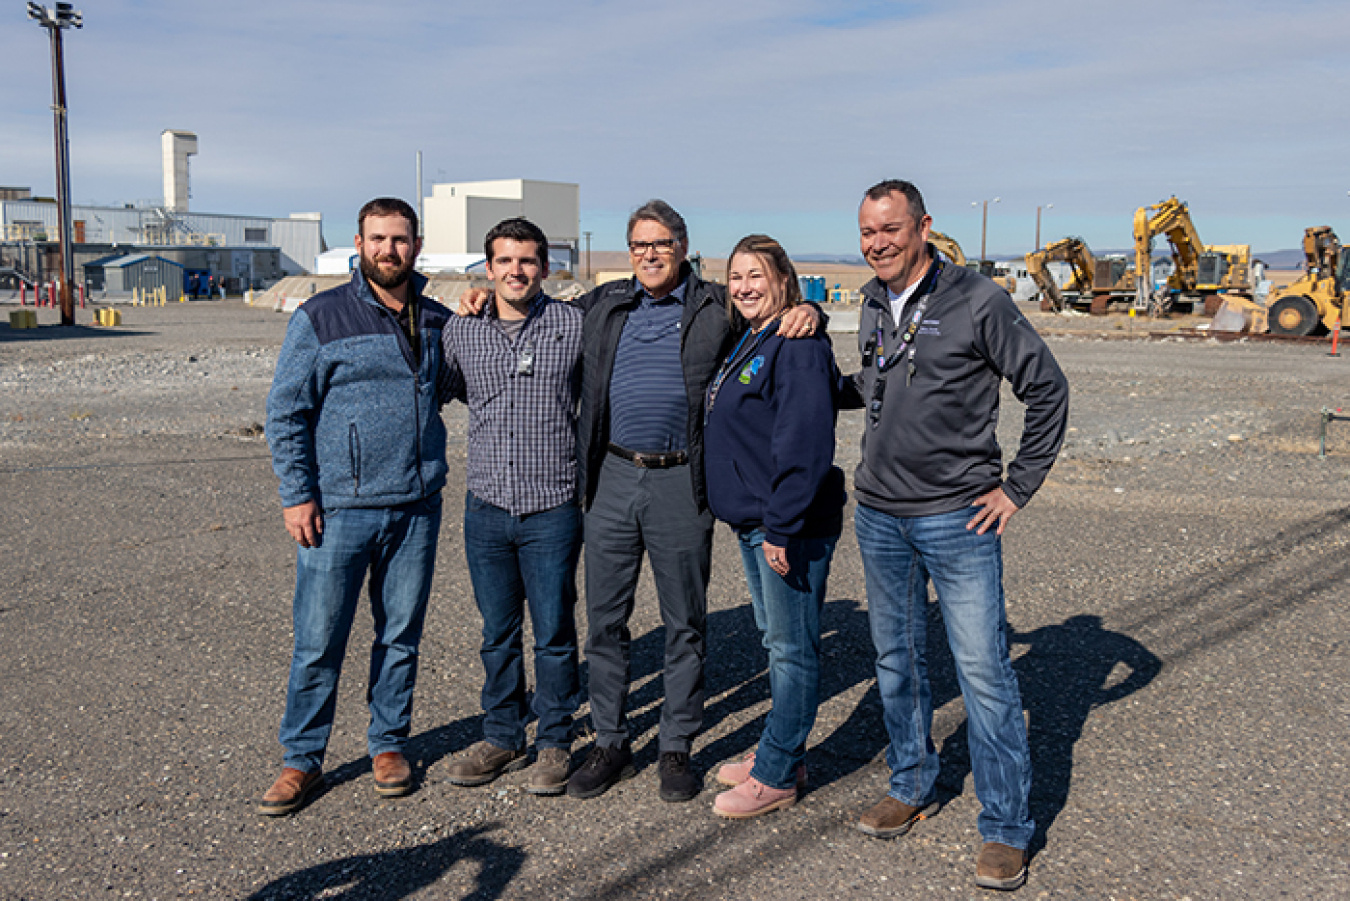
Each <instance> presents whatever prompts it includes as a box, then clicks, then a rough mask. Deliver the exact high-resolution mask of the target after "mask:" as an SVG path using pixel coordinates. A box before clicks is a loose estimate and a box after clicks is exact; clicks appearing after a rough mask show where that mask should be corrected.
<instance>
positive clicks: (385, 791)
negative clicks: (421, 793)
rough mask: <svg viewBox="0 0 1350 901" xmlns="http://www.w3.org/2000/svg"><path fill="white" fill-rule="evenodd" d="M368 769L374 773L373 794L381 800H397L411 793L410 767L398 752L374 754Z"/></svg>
mask: <svg viewBox="0 0 1350 901" xmlns="http://www.w3.org/2000/svg"><path fill="white" fill-rule="evenodd" d="M370 768H371V769H372V770H373V771H374V772H375V794H377V795H379V796H380V797H381V798H399V797H402V796H403V795H406V794H408V793H409V792H411V791H412V789H413V780H412V767H411V766H409V765H408V758H406V757H404V756H403V755H402V754H400V753H399V752H398V751H385V752H384V753H383V754H376V755H375V759H374V760H372V761H371V762H370Z"/></svg>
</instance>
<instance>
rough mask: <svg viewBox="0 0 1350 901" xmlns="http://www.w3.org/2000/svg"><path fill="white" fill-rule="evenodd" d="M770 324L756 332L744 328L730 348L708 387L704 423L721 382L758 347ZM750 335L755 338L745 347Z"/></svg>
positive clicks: (715, 399)
mask: <svg viewBox="0 0 1350 901" xmlns="http://www.w3.org/2000/svg"><path fill="white" fill-rule="evenodd" d="M777 321H778V320H776V319H775V320H774V322H777ZM770 325H773V322H770V323H768V324H766V325H765V326H764V327H763V328H761V329H760V330H759V331H757V332H756V331H752V330H750V329H746V330H745V334H744V335H741V340H740V341H738V342H736V347H735V348H733V349H732V351H731V354H730V355H729V356H728V357H727V361H726V362H725V363H723V364H722V368H721V369H720V370H718V372H717V377H716V378H714V379H713V383H712V385H711V386H710V387H709V388H708V405H707V408H706V409H705V410H704V411H703V422H704V424H706V423H707V422H708V417H710V416H712V408H713V404H715V403H716V402H717V392H719V391H721V390H722V383H723V382H725V381H726V380H727V376H729V375H731V373H732V371H733V370H734V369H735V368H736V367H737V366H739V365H740V362H741V360H743V359H744V358H745V357H748V356H750V355H751V354H753V353H754V352H755V351H756V350H758V349H759V345H760V343H761V342H762V341H763V340H764V336H765V335H767V334H768V333H769V326H770ZM752 335H753V336H754V338H755V340H754V341H752V342H751V343H750V346H749V347H746V344H745V342H746V341H747V340H749V339H750V337H751V336H752ZM742 348H744V354H742Z"/></svg>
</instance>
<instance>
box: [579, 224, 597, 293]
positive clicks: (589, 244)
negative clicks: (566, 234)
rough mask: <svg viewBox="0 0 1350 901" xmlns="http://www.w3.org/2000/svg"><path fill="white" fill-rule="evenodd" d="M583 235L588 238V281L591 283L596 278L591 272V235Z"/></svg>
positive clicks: (586, 233) (587, 233)
mask: <svg viewBox="0 0 1350 901" xmlns="http://www.w3.org/2000/svg"><path fill="white" fill-rule="evenodd" d="M582 234H583V235H585V236H586V281H590V280H591V279H592V278H594V277H595V273H593V272H592V271H591V233H590V232H582Z"/></svg>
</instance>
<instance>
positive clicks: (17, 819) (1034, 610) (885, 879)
mask: <svg viewBox="0 0 1350 901" xmlns="http://www.w3.org/2000/svg"><path fill="white" fill-rule="evenodd" d="M124 316H125V319H124V325H123V326H122V327H121V328H120V329H116V330H112V329H96V328H91V327H85V326H80V327H76V328H74V329H61V328H59V327H57V326H55V325H52V324H50V323H51V322H53V321H54V316H53V315H52V314H51V311H43V322H44V325H43V327H41V328H39V329H36V330H25V331H19V330H10V329H7V328H6V327H5V326H3V325H0V492H3V504H2V505H0V584H2V585H4V586H6V590H5V591H4V593H3V595H0V690H3V694H4V698H5V700H6V703H5V704H4V705H3V706H2V707H0V735H2V736H3V754H2V755H0V898H4V899H16V901H17V899H24V901H28V899H33V901H36V899H67V898H140V899H168V898H187V897H203V898H240V899H320V898H347V899H382V901H393V899H404V898H419V899H421V898H429V899H450V898H466V899H489V898H493V899H496V898H502V899H517V898H569V899H616V901H617V899H629V898H656V899H683V898H690V899H693V898H697V899H721V898H727V899H733V898H735V899H744V901H774V899H816V898H836V899H871V898H878V899H879V898H989V897H992V896H993V895H992V893H989V892H985V891H982V890H980V889H977V888H975V887H974V885H973V882H972V877H973V873H974V855H975V853H976V852H977V851H978V848H979V837H978V834H977V832H976V828H975V821H976V816H977V814H978V811H979V803H978V801H977V799H976V798H975V795H974V789H973V785H972V781H971V777H970V768H969V761H968V757H967V746H966V734H965V716H964V713H963V708H962V703H961V700H960V693H959V690H958V688H957V686H956V683H955V675H954V671H953V668H952V663H951V659H950V656H949V655H947V654H946V653H945V651H943V650H942V649H943V648H944V647H945V644H944V642H943V641H942V638H941V628H942V626H941V621H940V618H939V617H938V615H937V613H936V610H934V611H933V613H932V619H931V628H932V630H933V638H932V640H931V641H930V648H932V649H933V651H934V653H933V657H934V659H933V661H932V666H933V673H932V675H933V690H934V694H935V703H936V705H937V708H938V711H937V715H936V719H935V736H934V737H935V740H936V742H937V743H938V746H939V749H940V753H941V761H942V775H941V777H940V786H941V790H942V798H943V801H944V806H943V808H942V810H941V812H940V813H939V814H938V815H937V816H935V817H934V818H932V819H930V820H927V821H925V822H923V823H921V824H919V826H918V827H917V828H915V830H914V831H913V832H912V833H911V834H910V835H908V836H906V837H904V838H901V839H898V840H895V841H889V842H888V841H879V840H876V839H872V838H869V837H867V836H864V835H862V834H860V833H858V832H857V831H855V829H854V828H853V823H854V821H855V820H856V817H857V815H858V813H859V812H860V811H861V810H863V809H865V808H866V807H868V806H870V805H871V804H872V803H873V802H875V801H876V800H878V799H879V798H880V797H881V796H882V795H883V794H884V792H885V788H886V777H887V770H886V766H885V763H884V752H885V746H886V738H885V733H884V730H883V728H882V724H881V710H880V705H879V701H878V698H877V694H876V689H875V681H874V679H873V673H872V663H873V656H872V651H871V642H870V639H869V635H868V627H867V614H866V597H865V591H864V588H863V580H862V573H861V566H860V563H859V560H858V554H857V546H856V542H855V540H854V538H853V535H852V529H851V527H850V528H847V529H846V531H845V535H844V538H843V540H842V541H841V542H840V545H839V549H838V552H837V554H836V556H835V562H834V568H833V573H832V576H831V580H830V589H829V594H828V598H829V599H828V602H827V606H826V613H825V618H824V625H825V630H826V631H825V637H824V651H825V657H826V666H825V683H824V686H823V689H824V690H823V703H822V705H821V709H820V715H819V719H818V722H817V725H816V729H815V731H814V733H813V735H812V739H811V747H810V750H809V752H808V761H807V763H808V767H809V771H810V777H809V788H808V790H807V791H806V792H805V793H804V795H803V797H802V798H801V800H800V802H799V803H798V804H797V805H796V806H795V807H793V808H791V809H789V810H785V811H781V812H778V813H775V814H772V815H769V816H765V817H762V818H759V819H755V820H750V821H743V822H732V821H726V820H721V819H719V818H717V817H715V816H714V815H713V814H712V812H711V804H712V799H713V796H714V794H715V793H716V789H715V787H714V780H713V779H712V776H711V772H712V770H713V768H714V767H715V766H716V765H717V764H719V763H720V762H722V761H724V760H726V759H730V758H733V757H737V756H739V755H741V754H742V753H744V752H745V751H747V750H749V749H750V748H751V747H753V745H754V743H755V740H756V738H757V736H758V732H759V729H760V727H761V725H762V719H763V716H764V714H765V712H766V711H767V709H768V705H769V692H768V685H767V678H766V674H765V654H764V651H763V650H762V648H761V647H760V646H759V637H758V634H757V632H756V629H755V626H754V622H753V619H752V617H751V615H750V612H749V607H748V603H747V594H746V590H745V587H744V583H743V576H742V574H741V571H740V563H739V557H738V552H737V551H736V548H735V546H734V542H733V541H732V540H731V539H732V536H731V535H730V533H728V532H727V531H726V530H725V529H719V532H718V536H717V542H716V548H715V559H714V571H713V578H712V586H711V588H710V591H709V598H710V607H711V611H710V617H709V645H710V653H709V664H708V669H707V687H708V704H707V714H706V722H705V728H704V732H703V734H702V735H701V737H700V738H699V740H698V741H697V743H696V745H695V749H694V750H695V754H694V763H695V765H696V766H697V767H698V768H699V770H700V771H701V772H703V773H706V774H708V778H707V788H706V790H705V791H704V792H703V794H702V795H700V796H699V797H698V798H697V799H695V800H694V801H692V802H689V803H686V804H667V803H663V802H662V801H660V800H659V798H658V797H657V778H656V766H655V759H656V728H657V721H658V717H659V713H660V700H661V694H662V689H661V679H660V662H661V650H660V649H661V646H662V633H661V628H660V622H659V617H658V616H657V613H656V604H655V596H654V593H653V591H652V588H651V583H650V579H649V578H648V577H646V576H645V575H644V579H643V583H642V588H641V591H640V594H639V598H638V604H637V613H636V615H635V619H634V623H633V635H634V641H633V686H634V690H633V694H632V697H631V710H632V713H633V723H634V729H635V735H636V736H637V739H636V743H635V750H636V753H637V763H638V766H639V773H638V775H637V777H636V778H634V779H632V780H630V781H627V782H624V783H622V784H620V785H619V786H618V787H616V788H615V789H613V790H611V791H610V792H608V793H606V794H605V795H603V796H602V797H600V798H598V799H595V800H591V801H576V800H572V799H569V798H566V797H563V798H540V797H535V796H532V795H529V794H527V793H525V792H524V791H523V789H522V784H523V779H524V775H523V774H515V775H511V776H507V777H504V778H502V779H500V780H498V781H497V782H494V783H492V784H490V785H487V786H484V787H481V788H474V789H465V788H458V787H455V786H452V785H450V784H449V783H447V782H445V781H444V780H443V779H442V778H440V777H439V776H438V769H439V768H441V767H442V766H443V765H444V761H445V759H446V758H447V757H449V756H450V755H452V754H454V753H456V752H457V751H459V750H461V749H462V748H465V747H467V746H468V745H469V744H471V743H472V742H473V741H475V740H477V738H478V737H479V728H480V723H481V712H480V710H479V704H478V692H479V687H480V679H481V668H480V665H479V662H478V657H477V641H478V627H479V622H478V615H477V611H476V609H475V607H474V604H473V600H472V596H471V594H470V591H469V580H468V574H467V569H466V566H465V564H464V560H463V551H462V541H461V522H460V516H459V513H458V510H459V504H460V502H461V501H460V498H461V496H462V488H463V458H462V455H463V431H464V416H463V411H462V410H457V409H453V408H452V409H450V410H449V411H448V415H447V419H448V422H449V424H450V427H451V431H452V436H453V437H452V447H451V474H450V487H449V488H448V489H447V491H446V499H447V503H446V510H447V515H446V518H445V523H444V527H443V531H442V535H441V552H440V557H439V565H438V571H437V573H436V577H435V586H434V591H433V596H432V601H431V610H430V615H429V621H428V624H427V629H426V638H425V640H424V643H423V647H422V658H421V671H420V676H419V681H418V686H417V699H416V711H415V715H414V738H413V741H412V745H411V748H410V757H411V758H412V759H413V761H414V763H415V768H416V771H417V774H418V778H419V785H418V789H417V791H416V792H415V793H414V794H413V795H411V796H409V797H407V798H404V799H397V800H381V799H378V798H377V797H376V796H375V795H374V792H373V790H372V783H371V776H370V762H369V759H368V758H367V757H366V756H365V748H364V732H365V724H366V715H365V711H364V694H365V677H366V654H367V651H368V646H369V636H370V633H371V626H370V618H369V614H368V612H366V611H364V610H363V612H362V613H361V614H360V615H359V616H358V620H357V624H356V627H355V629H354V630H353V635H352V641H351V644H350V647H349V653H348V661H347V666H346V669H345V671H344V680H343V683H342V688H341V697H340V700H339V704H338V718H337V725H336V729H335V732H334V737H333V741H332V744H331V746H330V749H329V754H328V762H327V766H326V771H327V775H328V787H327V789H326V790H325V791H324V793H323V794H322V795H321V796H320V797H318V798H317V799H316V800H315V801H314V802H313V803H311V804H310V805H309V806H307V807H306V808H305V809H303V810H302V811H301V812H299V813H298V814H296V815H294V816H291V817H286V818H281V819H267V818H263V817H260V816H258V815H257V814H256V813H255V811H254V804H255V802H256V800H257V798H258V796H259V795H260V794H261V792H262V791H263V790H265V789H266V788H267V786H268V785H269V784H270V783H271V781H272V779H273V778H274V777H275V775H276V774H277V772H278V768H279V767H280V760H281V750H280V746H279V745H278V744H277V742H276V729H277V723H278V720H279V718H280V715H281V710H282V704H283V700H284V697H283V696H284V686H285V678H286V671H287V666H288V662H289V654H290V610H289V605H290V594H291V587H292V584H293V579H294V559H293V558H294V550H293V545H292V544H291V543H290V541H289V539H288V538H287V536H286V534H285V532H284V530H283V528H282V525H281V516H280V509H279V502H278V499H277V495H276V483H275V479H274V477H273V475H272V473H271V469H270V464H269V460H268V455H267V449H266V445H265V443H264V442H263V440H262V439H261V437H260V436H259V435H258V430H257V424H259V423H261V421H262V419H263V406H264V400H265V397H266V391H267V385H268V380H269V378H270V374H271V367H272V365H273V364H274V362H275V355H276V350H277V348H278V347H279V345H280V341H281V337H282V334H283V331H284V327H285V317H284V315H282V314H275V313H272V312H271V311H270V310H268V311H263V310H257V309H252V308H248V307H245V306H243V305H242V304H240V303H238V302H236V301H227V302H224V303H221V302H212V303H206V302H202V303H190V304H177V305H171V306H167V307H162V308H134V309H128V310H125V311H124ZM1033 319H1034V320H1035V322H1036V323H1037V325H1038V327H1041V328H1042V330H1043V331H1045V332H1046V333H1047V335H1048V336H1049V337H1048V340H1049V342H1050V344H1051V347H1052V349H1053V350H1054V352H1055V354H1056V356H1057V357H1058V359H1059V360H1060V362H1061V364H1062V365H1063V367H1064V369H1065V371H1066V372H1067V373H1068V375H1069V377H1070V382H1071V386H1072V390H1073V400H1072V414H1071V425H1072V428H1073V430H1072V431H1071V432H1070V440H1069V442H1068V444H1067V445H1066V449H1065V452H1064V455H1063V457H1062V459H1061V460H1060V461H1059V463H1058V464H1057V466H1056V468H1055V470H1054V471H1053V473H1052V474H1051V476H1050V479H1049V480H1048V482H1047V483H1046V485H1045V487H1044V488H1043V489H1042V490H1041V492H1040V493H1039V494H1038V495H1037V496H1036V498H1035V499H1034V500H1033V502H1032V503H1031V504H1030V505H1028V507H1027V508H1026V509H1025V510H1024V511H1022V512H1020V513H1019V514H1018V515H1017V517H1016V518H1015V519H1014V521H1013V523H1012V525H1011V526H1010V530H1009V533H1008V534H1007V535H1006V536H1005V543H1004V549H1005V569H1006V587H1007V594H1008V611H1009V619H1010V622H1011V625H1012V628H1013V635H1012V639H1013V653H1014V661H1015V666H1016V669H1017V672H1018V675H1019V678H1020V679H1021V685H1022V693H1023V698H1024V703H1025V708H1026V714H1027V717H1028V723H1029V727H1030V736H1031V744H1032V753H1033V763H1034V768H1035V783H1034V787H1033V794H1032V807H1033V814H1034V816H1035V819H1036V821H1037V824H1038V831H1037V836H1036V839H1035V845H1034V849H1035V852H1036V853H1035V857H1034V859H1033V861H1032V863H1031V870H1030V879H1029V881H1028V883H1027V885H1026V886H1025V887H1024V888H1023V889H1021V890H1020V892H1019V893H1018V895H1017V896H1018V897H1024V898H1068V899H1098V898H1100V899H1120V901H1123V899H1133V898H1138V899H1186V898H1190V899H1201V898H1215V899H1233V898H1238V899H1242V898H1254V899H1255V898H1261V899H1264V898H1309V899H1311V898H1328V897H1350V881H1348V878H1350V865H1348V864H1347V857H1348V855H1350V823H1348V822H1347V811H1350V798H1348V797H1347V795H1348V794H1350V663H1348V662H1347V661H1348V660H1350V655H1347V649H1348V641H1350V640H1348V639H1347V634H1348V631H1350V630H1347V626H1348V625H1350V605H1347V581H1346V577H1347V575H1348V574H1350V553H1348V548H1350V508H1347V504H1346V493H1347V488H1350V422H1339V421H1336V422H1332V423H1331V426H1330V431H1329V440H1328V455H1327V457H1326V458H1325V459H1321V458H1319V456H1318V449H1319V442H1318V432H1319V426H1320V416H1319V411H1320V410H1321V408H1322V407H1324V406H1325V407H1330V408H1333V409H1334V408H1337V407H1340V406H1341V405H1342V404H1344V403H1345V402H1346V401H1347V400H1350V356H1347V357H1342V358H1336V357H1329V356H1328V355H1327V350H1328V348H1327V347H1326V346H1322V345H1309V344H1300V345H1280V344H1256V343H1236V344H1219V343H1216V342H1195V341H1182V340H1179V339H1168V340H1162V341H1159V340H1149V339H1147V338H1145V337H1143V335H1144V333H1145V332H1146V331H1148V330H1149V329H1148V327H1146V326H1145V325H1144V324H1143V323H1139V324H1133V325H1132V326H1131V327H1130V328H1128V329H1127V328H1125V327H1124V326H1122V325H1121V319H1120V317H1113V319H1112V320H1110V321H1104V320H1094V321H1093V322H1091V323H1087V322H1083V321H1081V320H1072V321H1070V320H1064V319H1060V318H1058V317H1048V316H1035V315H1033ZM1171 325H1172V324H1169V323H1158V324H1156V327H1157V328H1168V327H1171ZM850 341H851V336H848V335H837V336H836V348H837V349H838V352H839V356H840V362H841V366H843V368H845V369H846V370H847V369H848V368H849V367H850V366H855V365H856V360H857V353H856V350H854V349H852V348H850ZM1006 401H1007V406H1006V408H1005V410H1006V412H1005V415H1004V417H1003V419H1004V421H1003V423H1002V426H1001V429H1002V432H1003V434H1004V436H1005V448H1006V450H1008V452H1009V453H1011V452H1012V451H1013V450H1014V449H1015V447H1016V435H1017V427H1018V424H1019V422H1020V415H1019V414H1018V413H1017V412H1016V411H1018V410H1019V409H1020V407H1019V405H1018V404H1017V403H1016V401H1015V400H1014V399H1013V398H1012V397H1011V395H1010V394H1007V395H1006ZM860 428H861V422H860V420H859V418H858V417H857V415H854V414H850V415H845V416H843V417H841V421H840V429H839V460H840V462H841V465H844V467H845V469H846V471H849V470H851V465H852V462H854V461H856V459H857V439H858V432H859V429H860ZM579 616H580V617H581V619H582V622H583V628H584V612H582V611H579ZM577 748H578V759H579V757H580V754H581V753H582V752H583V751H584V746H583V743H582V742H578V745H577Z"/></svg>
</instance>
